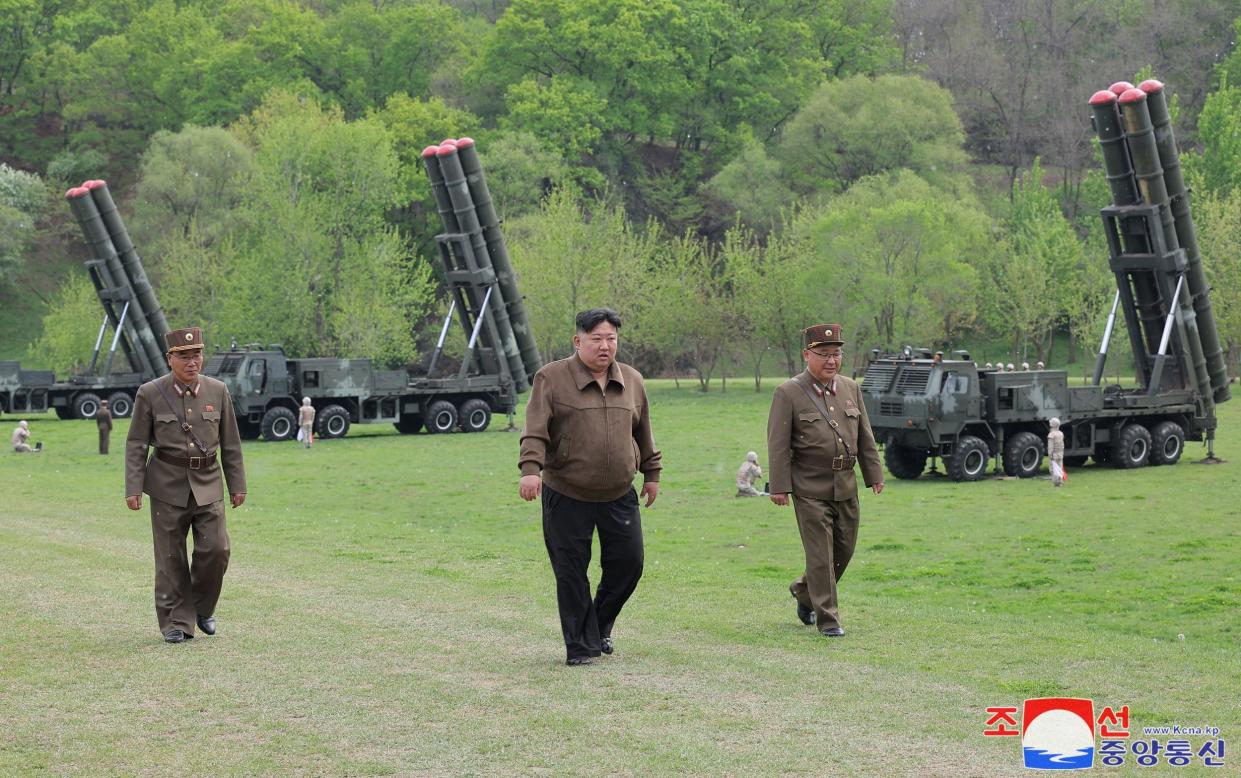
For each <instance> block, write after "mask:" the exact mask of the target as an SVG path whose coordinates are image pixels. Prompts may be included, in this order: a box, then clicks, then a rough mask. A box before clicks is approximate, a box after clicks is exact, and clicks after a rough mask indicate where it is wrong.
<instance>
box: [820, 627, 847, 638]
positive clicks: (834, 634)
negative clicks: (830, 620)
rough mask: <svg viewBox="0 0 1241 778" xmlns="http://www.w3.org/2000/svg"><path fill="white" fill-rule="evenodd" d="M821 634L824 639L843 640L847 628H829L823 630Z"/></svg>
mask: <svg viewBox="0 0 1241 778" xmlns="http://www.w3.org/2000/svg"><path fill="white" fill-rule="evenodd" d="M820 634H821V635H823V637H825V638H842V637H844V636H845V628H844V627H828V628H827V629H825V630H821V631H820Z"/></svg>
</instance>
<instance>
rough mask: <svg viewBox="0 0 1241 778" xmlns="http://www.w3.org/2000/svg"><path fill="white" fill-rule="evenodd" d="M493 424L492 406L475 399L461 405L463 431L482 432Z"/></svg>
mask: <svg viewBox="0 0 1241 778" xmlns="http://www.w3.org/2000/svg"><path fill="white" fill-rule="evenodd" d="M490 423H491V406H490V405H488V404H487V401H486V400H480V399H478V398H475V399H473V400H466V401H465V402H463V403H461V431H462V432H482V431H483V430H485V429H487V425H488V424H490Z"/></svg>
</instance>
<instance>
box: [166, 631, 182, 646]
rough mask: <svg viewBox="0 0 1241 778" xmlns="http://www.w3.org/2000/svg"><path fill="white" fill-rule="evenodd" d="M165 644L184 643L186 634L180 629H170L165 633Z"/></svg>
mask: <svg viewBox="0 0 1241 778" xmlns="http://www.w3.org/2000/svg"><path fill="white" fill-rule="evenodd" d="M164 642H165V643H184V642H185V633H184V632H182V631H181V630H179V629H170V630H168V631H167V632H165V633H164Z"/></svg>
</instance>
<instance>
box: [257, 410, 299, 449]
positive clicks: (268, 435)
mask: <svg viewBox="0 0 1241 778" xmlns="http://www.w3.org/2000/svg"><path fill="white" fill-rule="evenodd" d="M262 430H263V440H266V441H267V442H268V443H274V442H275V441H278V440H293V439H294V438H295V437H297V417H296V416H294V415H293V411H291V410H289V409H288V408H272V409H270V410H268V411H267V413H264V414H263V424H262Z"/></svg>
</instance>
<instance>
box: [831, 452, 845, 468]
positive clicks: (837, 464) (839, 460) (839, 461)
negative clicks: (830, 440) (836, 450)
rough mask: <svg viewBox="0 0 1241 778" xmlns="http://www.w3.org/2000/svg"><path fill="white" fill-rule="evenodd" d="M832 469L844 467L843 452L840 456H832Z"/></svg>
mask: <svg viewBox="0 0 1241 778" xmlns="http://www.w3.org/2000/svg"><path fill="white" fill-rule="evenodd" d="M832 469H833V470H844V469H845V457H844V455H843V454H841V455H840V456H836V457H832Z"/></svg>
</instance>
